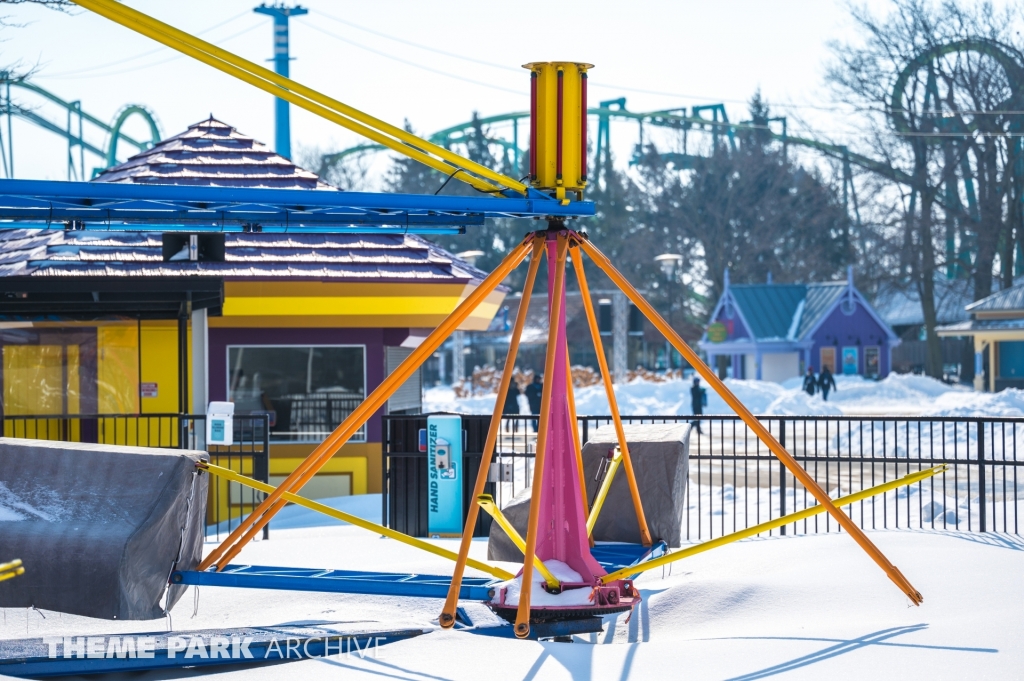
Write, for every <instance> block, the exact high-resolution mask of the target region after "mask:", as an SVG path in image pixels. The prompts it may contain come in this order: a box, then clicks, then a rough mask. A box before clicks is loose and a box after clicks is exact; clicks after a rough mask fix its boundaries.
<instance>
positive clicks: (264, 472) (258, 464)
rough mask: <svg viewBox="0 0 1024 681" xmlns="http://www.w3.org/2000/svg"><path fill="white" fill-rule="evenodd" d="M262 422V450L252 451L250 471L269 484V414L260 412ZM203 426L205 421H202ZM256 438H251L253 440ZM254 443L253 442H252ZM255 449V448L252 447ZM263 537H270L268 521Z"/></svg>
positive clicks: (254, 422) (254, 423) (255, 422)
mask: <svg viewBox="0 0 1024 681" xmlns="http://www.w3.org/2000/svg"><path fill="white" fill-rule="evenodd" d="M262 417H263V423H262V426H263V428H262V430H263V451H262V452H261V453H260V454H259V455H257V454H256V453H255V452H253V457H252V473H253V477H255V478H256V479H257V480H259V481H260V482H264V483H267V484H268V485H269V484H270V414H262ZM257 423H258V421H253V423H252V425H253V426H254V427H255V425H256V424H257ZM203 426H204V427H205V426H206V424H205V422H204V423H203ZM255 439H256V438H253V440H255ZM254 444H255V443H254ZM254 449H255V448H254ZM263 538H264V539H270V523H267V524H266V525H264V526H263Z"/></svg>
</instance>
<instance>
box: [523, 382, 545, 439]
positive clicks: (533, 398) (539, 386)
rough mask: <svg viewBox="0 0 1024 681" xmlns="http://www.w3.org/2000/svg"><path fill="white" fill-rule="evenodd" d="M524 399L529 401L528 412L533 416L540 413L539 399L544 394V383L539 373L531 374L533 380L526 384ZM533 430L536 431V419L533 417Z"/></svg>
mask: <svg viewBox="0 0 1024 681" xmlns="http://www.w3.org/2000/svg"><path fill="white" fill-rule="evenodd" d="M525 392H526V401H527V402H529V403H530V413H531V414H533V415H534V416H537V415H538V414H540V400H541V396H542V395H543V394H544V383H543V382H542V381H541V378H540V374H534V375H533V381H532V382H531V383H530V385H528V386H526V390H525ZM533 432H535V433H536V432H537V419H533Z"/></svg>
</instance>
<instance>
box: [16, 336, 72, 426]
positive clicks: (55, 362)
mask: <svg viewBox="0 0 1024 681" xmlns="http://www.w3.org/2000/svg"><path fill="white" fill-rule="evenodd" d="M3 354H4V413H6V414H11V415H16V414H60V413H63V410H64V372H63V348H62V346H60V345H5V346H4V348H3ZM76 373H77V372H76ZM76 385H77V383H76Z"/></svg>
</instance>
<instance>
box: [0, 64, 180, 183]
mask: <svg viewBox="0 0 1024 681" xmlns="http://www.w3.org/2000/svg"><path fill="white" fill-rule="evenodd" d="M12 88H13V89H21V90H24V91H27V92H32V93H35V94H36V95H39V96H40V97H42V98H43V99H44V100H45V101H46V102H48V103H49V104H51V105H56V106H57V107H58V108H59V109H62V110H63V111H64V112H65V113H66V114H67V119H66V123H65V124H63V125H62V124H61V123H58V122H55V121H53V120H52V119H50V118H47V117H45V116H43V115H42V114H40V113H39V112H38V111H36V110H35V109H33V108H31V107H29V106H26V105H23V104H21V103H19V102H16V101H15V100H14V98H13V97H12V95H11V90H12ZM0 116H6V117H7V125H6V130H4V126H2V125H0V160H2V167H3V172H4V176H5V177H7V178H9V179H13V178H14V129H13V126H12V119H13V118H22V119H24V120H26V121H29V122H30V123H33V124H34V125H36V126H38V127H40V128H42V129H44V130H47V131H49V132H52V133H54V134H56V135H59V136H60V137H63V138H64V139H65V140H66V141H67V143H68V155H67V170H68V180H86V179H89V178H88V177H86V174H87V173H86V165H85V154H86V153H87V152H88V153H89V154H91V155H93V156H95V157H97V158H98V159H99V160H100V165H98V166H94V167H93V168H92V172H91V174H90V176H91V175H95V174H96V173H98V172H100V171H102V170H104V169H106V168H109V167H110V166H112V165H114V164H116V163H117V150H118V143H119V142H124V143H125V144H128V145H129V146H131V147H134V148H135V149H136V150H138V151H143V150H145V149H149V148H150V147H151V146H153V145H154V144H156V143H157V142H159V141H160V128H159V126H158V125H157V122H156V118H155V117H154V116H153V114H152V113H151V112H150V111H149V110H148V109H147V108H146V107H144V106H141V105H138V104H130V105H128V106H125V107H123V108H122V109H121V110H120V111H119V112H118V113H117V115H116V116H115V117H114V121H113V123H112V124H109V125H108V124H107V123H105V122H103V121H102V120H100V119H99V118H97V117H95V116H93V115H91V114H89V113H86V112H85V111H83V110H82V104H81V102H78V101H73V102H69V101H66V100H64V99H62V98H60V97H58V96H57V95H55V94H53V93H52V92H50V91H48V90H46V89H44V88H42V87H40V86H38V85H36V84H34V83H32V82H29V81H28V80H25V79H24V78H19V77H17V76H14V75H13V74H11V73H9V72H7V71H0ZM132 116H137V117H139V118H141V119H142V120H143V121H145V122H146V124H147V126H148V127H149V135H150V139H149V140H148V141H141V140H137V139H135V138H134V137H131V136H130V135H128V134H126V133H125V132H123V131H122V130H121V128H122V127H123V126H124V124H125V123H126V122H127V121H128V119H129V118H131V117H132ZM0 121H2V118H0ZM86 125H90V126H94V127H95V128H97V129H98V130H99V131H100V133H101V134H104V135H105V136H106V142H105V144H104V145H103V146H98V145H96V144H94V143H92V142H90V141H88V140H87V139H86V131H87V129H88V128H87V127H86ZM76 152H77V154H76Z"/></svg>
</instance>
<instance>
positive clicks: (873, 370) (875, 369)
mask: <svg viewBox="0 0 1024 681" xmlns="http://www.w3.org/2000/svg"><path fill="white" fill-rule="evenodd" d="M879 350H880V348H879V347H878V346H877V345H870V346H868V347H866V348H864V375H865V376H866V377H868V378H878V376H879V374H880V373H881V372H880V370H879Z"/></svg>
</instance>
